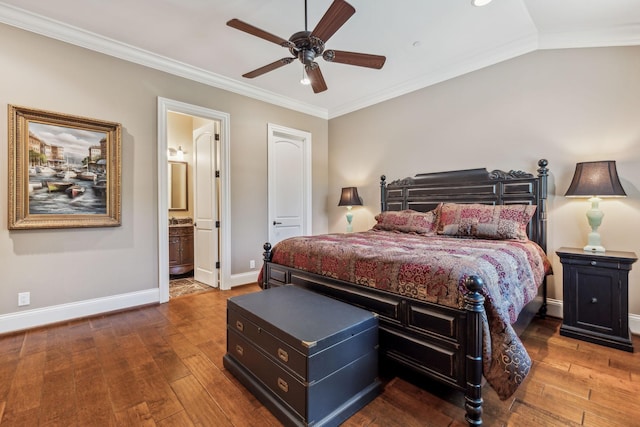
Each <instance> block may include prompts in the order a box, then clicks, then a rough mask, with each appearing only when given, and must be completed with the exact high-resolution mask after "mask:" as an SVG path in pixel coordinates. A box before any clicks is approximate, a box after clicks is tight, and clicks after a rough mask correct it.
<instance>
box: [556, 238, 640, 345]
mask: <svg viewBox="0 0 640 427" xmlns="http://www.w3.org/2000/svg"><path fill="white" fill-rule="evenodd" d="M556 254H558V256H559V257H560V262H561V263H562V276H563V279H562V290H563V315H564V318H563V321H562V326H561V327H560V335H564V336H567V337H571V338H577V339H580V340H584V341H588V342H592V343H595V344H601V345H605V346H608V347H613V348H617V349H619V350H625V351H630V352H633V344H632V342H631V333H630V331H629V271H630V270H631V265H632V264H633V263H634V262H636V261H637V259H638V257H637V256H636V254H634V253H633V252H616V251H607V252H603V253H596V252H585V251H584V250H582V249H578V248H560V249H558V250H557V251H556Z"/></svg>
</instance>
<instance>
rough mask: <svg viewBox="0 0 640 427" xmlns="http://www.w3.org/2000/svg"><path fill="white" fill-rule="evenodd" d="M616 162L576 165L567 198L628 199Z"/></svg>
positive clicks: (604, 161) (566, 194) (607, 161)
mask: <svg viewBox="0 0 640 427" xmlns="http://www.w3.org/2000/svg"><path fill="white" fill-rule="evenodd" d="M626 195H627V193H625V192H624V188H622V184H620V178H618V171H617V170H616V162H615V161H614V160H603V161H599V162H583V163H577V164H576V171H575V173H574V174H573V180H572V181H571V185H570V186H569V189H568V190H567V192H566V193H565V196H567V197H596V196H597V197H626Z"/></svg>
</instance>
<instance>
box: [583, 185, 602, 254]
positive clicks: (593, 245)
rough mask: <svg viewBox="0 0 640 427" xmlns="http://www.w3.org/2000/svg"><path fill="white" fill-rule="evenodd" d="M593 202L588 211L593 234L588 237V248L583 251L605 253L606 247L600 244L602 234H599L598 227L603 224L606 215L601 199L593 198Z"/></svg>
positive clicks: (591, 199)
mask: <svg viewBox="0 0 640 427" xmlns="http://www.w3.org/2000/svg"><path fill="white" fill-rule="evenodd" d="M589 201H590V202H591V209H589V210H588V211H587V219H588V220H589V226H590V227H591V232H590V233H589V235H588V241H587V246H585V247H584V248H583V249H584V250H585V252H605V250H604V246H602V244H601V243H600V233H598V227H600V224H602V218H603V217H604V213H603V212H602V211H601V210H600V207H599V203H600V198H599V197H592V198H590V199H589Z"/></svg>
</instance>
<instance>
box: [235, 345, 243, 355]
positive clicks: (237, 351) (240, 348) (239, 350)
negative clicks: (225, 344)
mask: <svg viewBox="0 0 640 427" xmlns="http://www.w3.org/2000/svg"><path fill="white" fill-rule="evenodd" d="M236 353H238V354H239V355H240V356H242V355H244V348H242V346H241V345H236Z"/></svg>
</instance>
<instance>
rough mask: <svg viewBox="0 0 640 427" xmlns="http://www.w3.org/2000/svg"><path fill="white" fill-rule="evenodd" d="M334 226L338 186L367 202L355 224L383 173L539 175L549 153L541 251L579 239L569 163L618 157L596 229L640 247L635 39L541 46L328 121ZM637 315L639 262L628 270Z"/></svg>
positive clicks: (368, 206) (370, 206)
mask: <svg viewBox="0 0 640 427" xmlns="http://www.w3.org/2000/svg"><path fill="white" fill-rule="evenodd" d="M329 138H330V143H329V206H330V218H329V228H330V231H343V230H344V228H345V224H346V223H345V219H344V213H345V211H344V209H341V208H338V207H337V206H336V205H337V203H338V198H339V191H340V188H341V187H343V186H351V185H356V186H358V188H359V192H360V195H361V196H362V198H363V199H364V203H365V206H363V207H362V208H354V213H355V219H354V229H355V230H364V229H367V228H369V227H371V226H372V225H373V223H374V218H373V217H374V215H375V214H376V213H377V212H379V210H380V205H379V177H380V175H381V174H386V176H387V178H388V179H389V180H394V179H398V178H404V177H406V176H412V175H414V174H416V173H420V172H436V171H444V170H451V169H467V168H476V167H486V168H487V169H489V170H492V169H503V170H509V169H516V170H517V169H519V170H525V171H531V172H535V169H536V168H537V165H536V163H537V160H538V159H539V158H546V159H548V160H549V168H550V171H551V175H550V180H549V206H548V208H549V243H548V253H549V254H550V256H551V259H552V261H553V266H554V269H555V271H556V274H555V277H554V280H552V281H551V287H550V289H551V292H550V294H551V297H552V298H557V299H561V298H562V284H561V283H562V281H561V276H562V274H561V270H562V268H561V265H560V264H559V261H558V257H557V256H556V255H555V250H556V249H558V248H559V247H561V246H573V247H582V246H584V245H585V244H586V235H587V232H588V231H589V228H588V224H587V220H586V217H585V213H586V211H587V209H588V207H589V205H588V202H587V201H586V200H581V199H566V198H565V197H563V195H564V192H565V191H566V189H567V187H568V186H569V182H570V180H571V177H572V175H573V171H574V168H575V164H576V162H580V161H590V160H616V161H617V165H618V173H619V175H620V179H621V181H622V185H623V186H624V188H625V190H626V192H627V194H628V197H627V198H626V199H621V200H605V201H604V202H602V203H601V207H602V209H603V210H604V212H605V217H604V221H603V224H602V226H601V228H600V232H601V235H602V242H603V245H604V246H605V247H606V248H609V249H611V250H621V251H633V252H636V253H637V254H640V47H621V48H599V49H568V50H553V51H538V52H535V53H531V54H528V55H525V56H522V57H519V58H516V59H513V60H510V61H507V62H504V63H501V64H498V65H494V66H491V67H488V68H485V69H482V70H480V71H477V72H474V73H471V74H467V75H465V76H462V77H459V78H456V79H453V80H450V81H447V82H444V83H441V84H438V85H435V86H432V87H429V88H426V89H423V90H421V91H417V92H414V93H411V94H407V95H405V96H402V97H399V98H396V99H392V100H390V101H387V102H384V103H381V104H378V105H375V106H372V107H369V108H367V109H364V110H360V111H357V112H354V113H351V114H348V115H345V116H342V117H338V118H336V119H333V120H331V121H330V123H329ZM630 281H631V284H630V288H631V289H630V293H629V294H630V312H631V313H635V314H636V315H638V314H640V263H637V264H636V265H635V266H634V269H633V271H632V272H631V275H630Z"/></svg>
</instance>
